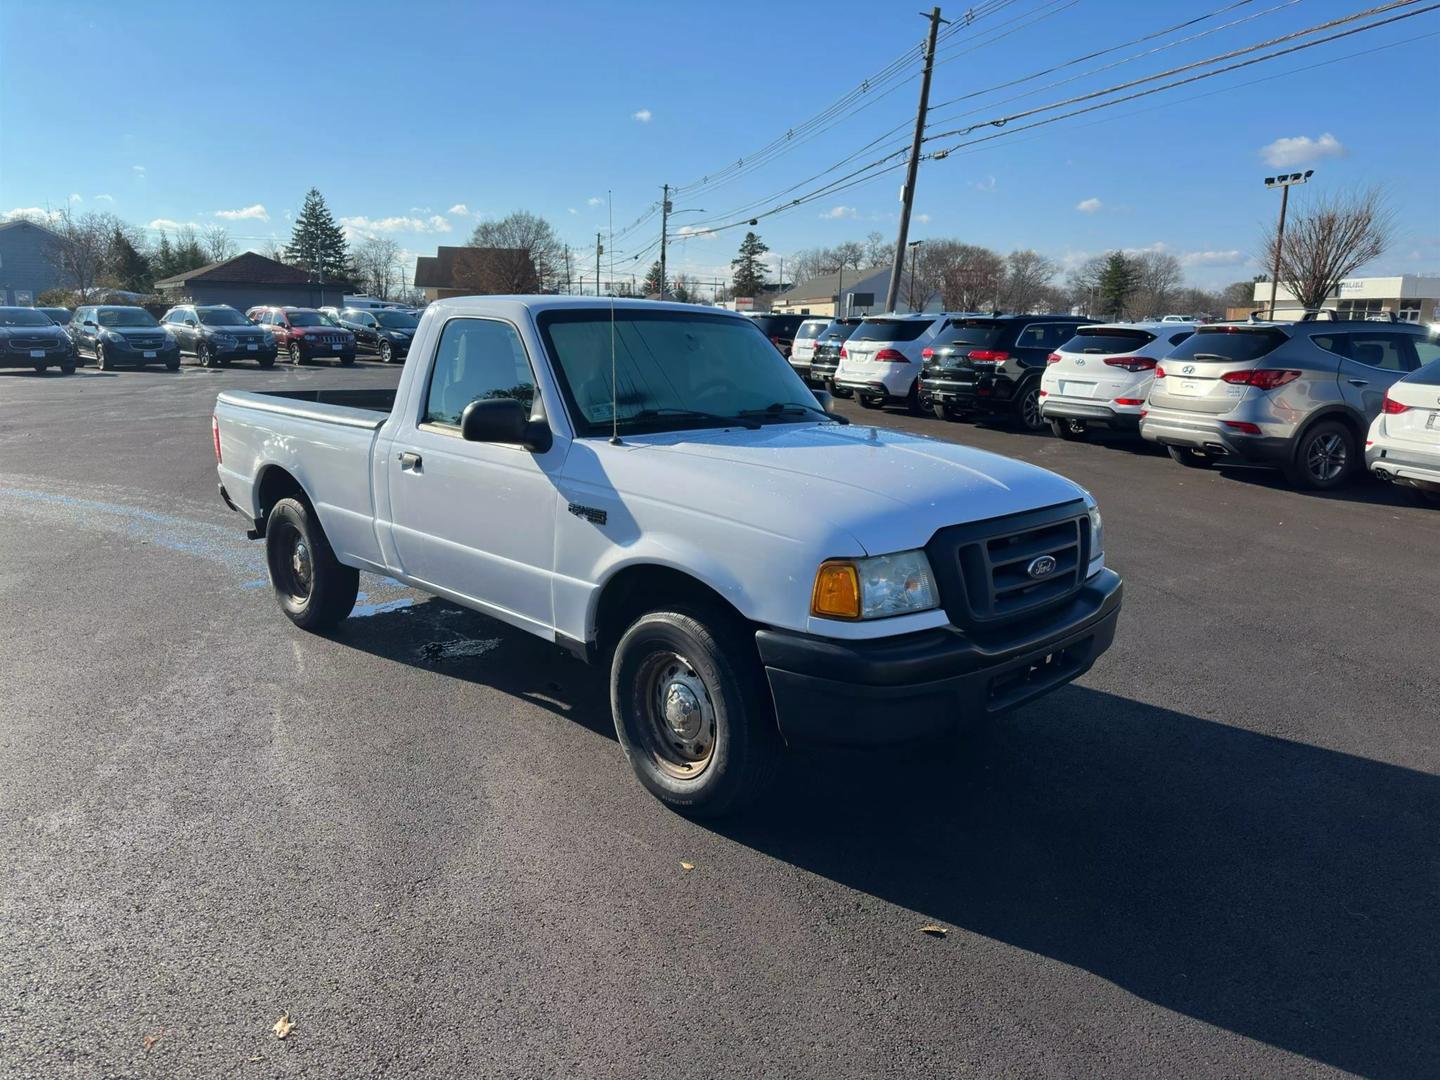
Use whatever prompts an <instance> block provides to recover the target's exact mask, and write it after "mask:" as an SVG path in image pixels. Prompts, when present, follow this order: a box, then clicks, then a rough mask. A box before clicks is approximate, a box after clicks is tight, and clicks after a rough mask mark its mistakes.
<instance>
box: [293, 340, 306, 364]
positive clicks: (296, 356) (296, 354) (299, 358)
mask: <svg viewBox="0 0 1440 1080" xmlns="http://www.w3.org/2000/svg"><path fill="white" fill-rule="evenodd" d="M290 363H292V364H294V365H295V366H296V367H299V366H300V365H301V364H303V363H305V354H304V353H302V352H301V351H300V346H299V345H297V344H295V342H293V341H292V342H291V343H290Z"/></svg>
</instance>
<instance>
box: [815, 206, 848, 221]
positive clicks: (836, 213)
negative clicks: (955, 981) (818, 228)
mask: <svg viewBox="0 0 1440 1080" xmlns="http://www.w3.org/2000/svg"><path fill="white" fill-rule="evenodd" d="M820 216H821V217H822V218H830V219H835V218H853V217H854V216H855V208H854V207H853V206H832V207H831V208H830V209H829V210H822V211H821V212H820Z"/></svg>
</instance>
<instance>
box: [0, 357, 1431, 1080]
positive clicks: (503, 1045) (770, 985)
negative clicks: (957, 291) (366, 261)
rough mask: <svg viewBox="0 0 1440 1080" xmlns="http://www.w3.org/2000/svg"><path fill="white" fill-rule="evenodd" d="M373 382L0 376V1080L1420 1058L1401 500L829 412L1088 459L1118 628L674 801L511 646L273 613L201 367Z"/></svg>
mask: <svg viewBox="0 0 1440 1080" xmlns="http://www.w3.org/2000/svg"><path fill="white" fill-rule="evenodd" d="M398 373H399V369H398V367H397V368H385V367H382V366H381V365H379V364H376V363H373V362H363V361H362V363H361V364H360V365H358V366H357V367H356V368H354V369H349V370H345V371H341V370H340V369H339V368H336V367H332V366H326V367H320V366H315V367H307V368H304V369H299V370H296V369H293V368H289V367H286V366H284V365H282V366H279V367H277V368H276V369H275V370H273V371H269V372H260V371H258V370H257V369H255V368H254V367H253V366H251V365H240V366H236V367H233V368H230V369H226V370H219V371H211V370H201V369H198V368H195V367H193V366H191V365H190V364H189V363H187V364H186V366H185V368H184V369H183V370H182V371H181V372H180V373H177V374H170V373H166V372H163V371H144V372H130V371H124V370H122V371H120V372H118V373H99V372H96V371H95V370H94V369H93V368H85V369H82V371H81V372H80V373H79V374H77V375H74V376H71V377H68V378H61V377H59V376H55V375H52V376H49V377H36V376H34V375H32V374H30V373H28V372H19V373H14V374H11V373H0V551H3V552H4V555H5V558H4V559H3V562H0V600H3V606H0V619H3V624H0V626H3V631H0V640H3V641H4V643H5V644H4V647H3V649H0V687H3V691H0V860H3V862H0V865H3V867H4V874H3V876H0V935H3V941H4V942H5V946H6V947H5V948H4V949H3V950H0V1075H3V1076H5V1077H12V1076H14V1077H30V1076H34V1077H46V1078H51V1077H94V1076H105V1077H132V1076H133V1077H141V1076H144V1077H156V1076H164V1077H211V1076H219V1075H224V1076H251V1075H253V1076H316V1077H337V1076H345V1077H361V1076H378V1075H399V1076H435V1077H452V1076H454V1077H460V1076H464V1077H471V1076H473V1077H481V1076H485V1077H488V1076H496V1077H500V1076H506V1077H510V1076H551V1075H566V1076H580V1077H591V1076H593V1077H634V1076H651V1075H657V1076H658V1075H663V1076H669V1077H680V1076H694V1077H713V1076H721V1075H724V1076H732V1075H752V1076H766V1077H769V1076H826V1077H836V1076H866V1077H869V1076H895V1077H921V1076H962V1075H985V1076H993V1075H1025V1076H1036V1075H1047V1076H1079V1075H1086V1076H1089V1075H1097V1074H1105V1075H1133V1076H1138V1075H1145V1076H1153V1075H1157V1074H1164V1075H1188V1076H1200V1075H1204V1076H1234V1075H1241V1074H1244V1075H1265V1076H1287V1075H1293V1076H1300V1075H1305V1076H1313V1075H1323V1074H1328V1073H1332V1072H1334V1073H1339V1072H1352V1073H1358V1074H1363V1075H1368V1076H1378V1077H1402V1076H1407V1077H1408V1076H1417V1075H1423V1074H1427V1073H1432V1072H1433V1070H1434V1068H1435V1062H1436V1061H1437V1060H1440V1026H1437V1025H1436V1023H1435V1013H1436V1005H1437V1002H1440V935H1437V933H1436V930H1435V928H1436V926H1437V925H1440V860H1437V856H1436V838H1437V837H1440V665H1437V664H1436V661H1435V642H1436V640H1437V628H1440V589H1437V587H1436V584H1437V577H1436V575H1437V565H1436V553H1437V552H1440V513H1436V512H1434V511H1427V510H1423V509H1420V508H1418V507H1415V506H1413V505H1412V504H1411V503H1410V502H1409V500H1408V499H1407V498H1406V497H1405V496H1404V494H1403V493H1401V492H1392V491H1390V490H1389V489H1387V488H1385V487H1382V486H1379V485H1371V484H1366V485H1362V486H1359V487H1357V488H1356V489H1354V490H1353V491H1350V492H1346V493H1344V494H1342V495H1336V496H1329V497H1322V496H1315V495H1305V494H1299V493H1296V492H1293V491H1290V490H1288V489H1287V488H1286V487H1285V486H1284V485H1283V483H1282V482H1281V481H1280V480H1279V478H1278V477H1275V476H1271V475H1269V474H1265V473H1260V472H1254V471H1245V470H1216V471H1212V472H1197V471H1194V470H1188V469H1183V468H1180V467H1179V466H1177V465H1175V464H1173V463H1172V462H1171V461H1170V460H1169V459H1168V458H1167V457H1165V456H1163V455H1158V454H1155V453H1153V452H1151V451H1150V449H1149V448H1147V447H1146V446H1145V445H1144V444H1140V443H1138V442H1131V441H1128V440H1125V439H1122V438H1119V437H1104V436H1102V437H1100V438H1099V439H1097V440H1096V441H1094V442H1092V443H1090V444H1085V445H1076V444H1070V443H1064V442H1061V441H1060V440H1057V439H1053V438H1050V437H1048V436H1045V437H1040V436H1028V435H1023V434H1020V433H1018V432H1017V431H1014V430H1010V429H1007V428H1004V427H987V426H976V425H970V424H958V425H957V424H947V423H944V422H942V421H939V420H933V419H928V420H927V419H917V418H911V417H906V416H904V415H902V414H900V413H899V412H895V411H891V412H886V413H884V414H883V415H882V414H875V413H869V412H862V410H860V409H858V408H856V407H855V406H853V405H850V404H845V403H842V405H841V409H842V411H844V412H846V413H847V414H848V415H850V416H852V417H853V418H855V419H857V420H859V421H862V422H872V421H878V422H881V423H885V424H888V425H893V426H897V427H902V428H906V429H912V430H922V431H924V432H925V433H928V434H932V435H934V436H936V437H940V438H950V439H957V440H959V441H962V442H967V443H973V444H975V445H978V446H982V447H984V448H987V449H991V450H997V451H999V452H1002V453H1006V454H1011V455H1015V456H1018V457H1022V458H1025V459H1027V460H1030V461H1033V462H1036V463H1038V464H1041V465H1044V466H1046V467H1048V468H1051V469H1054V470H1056V471H1058V472H1060V473H1063V474H1065V475H1067V476H1069V477H1071V478H1073V479H1075V480H1077V481H1079V482H1080V483H1082V484H1084V485H1085V486H1087V487H1088V488H1089V489H1090V490H1091V491H1092V492H1093V493H1094V494H1095V496H1096V497H1097V498H1098V500H1099V502H1100V505H1101V507H1102V509H1103V511H1104V514H1105V521H1106V532H1107V547H1108V549H1109V561H1110V563H1111V565H1113V566H1115V567H1117V568H1118V569H1119V570H1120V572H1121V573H1122V574H1124V575H1125V578H1126V607H1125V611H1124V614H1123V615H1122V619H1121V627H1120V632H1119V636H1118V637H1117V639H1116V643H1115V646H1114V648H1113V649H1112V650H1111V651H1110V652H1109V653H1107V654H1106V655H1105V656H1104V657H1102V659H1101V660H1100V662H1099V663H1098V664H1097V666H1096V667H1095V669H1094V670H1093V671H1091V672H1090V673H1089V674H1088V675H1087V676H1086V677H1084V678H1083V679H1081V680H1080V682H1079V683H1078V684H1077V685H1074V686H1072V687H1069V688H1067V689H1065V690H1064V691H1062V692H1060V693H1058V694H1055V695H1054V696H1052V697H1050V698H1047V699H1044V700H1042V701H1041V702H1038V703H1036V704H1033V705H1031V706H1028V707H1026V708H1024V709H1023V710H1021V711H1019V712H1017V713H1015V714H1013V715H1012V716H1010V717H1007V718H1005V719H1004V720H1003V721H1002V722H1000V723H997V724H995V725H993V726H992V727H990V728H988V729H986V730H983V731H980V732H977V733H975V735H974V736H973V737H970V738H967V739H966V740H965V741H963V742H959V743H955V744H947V745H945V746H941V747H925V748H915V749H909V750H905V751H897V752H885V753H879V754H843V753H835V754H827V755H807V756H805V757H803V758H798V757H797V758H793V759H791V760H790V761H789V762H788V764H787V771H786V773H785V775H784V779H783V784H782V788H781V790H780V791H779V792H778V793H777V794H776V795H775V797H774V798H773V799H772V800H771V801H770V802H769V803H768V804H767V805H766V806H765V807H764V808H763V809H762V810H761V811H760V812H759V813H756V814H754V815H752V816H750V817H747V818H745V819H742V820H737V821H733V822H727V823H723V824H720V825H701V824H695V823H691V822H689V821H686V820H685V819H683V818H680V817H677V816H675V815H674V814H671V813H669V812H668V811H666V810H665V809H663V808H662V807H661V806H660V804H659V803H657V802H655V801H654V800H653V799H651V798H650V797H649V796H648V795H646V794H645V792H644V791H643V790H642V789H641V787H640V786H639V785H638V784H637V783H636V782H635V781H634V780H633V778H632V776H631V774H630V771H629V768H628V766H627V765H626V764H625V762H624V760H623V757H622V755H621V753H620V751H619V748H618V746H617V745H616V743H615V740H614V734H613V730H612V729H611V726H610V720H609V708H608V701H607V698H606V691H605V682H604V677H603V675H602V674H599V673H596V672H593V671H590V670H589V669H586V668H585V667H583V666H582V665H581V664H579V663H578V662H577V661H575V660H573V659H570V658H568V657H565V656H564V655H562V654H561V653H560V652H559V650H557V649H556V648H555V647H553V646H547V645H545V644H544V643H542V642H539V641H537V640H534V639H532V638H529V637H528V636H525V635H523V634H521V633H519V632H517V631H512V630H509V629H507V628H505V627H502V626H501V625H499V624H497V623H494V622H492V621H490V620H488V619H486V618H484V617H482V616H480V615H477V614H473V613H470V612H466V611H463V610H460V609H457V608H454V607H452V606H450V605H448V604H444V603H442V602H439V601H435V600H429V599H426V598H425V597H423V596H422V595H420V594H417V593H414V592H412V591H410V590H408V589H406V588H404V587H401V586H399V585H398V584H396V583H394V582H388V581H384V580H381V579H378V578H374V577H368V576H366V577H362V584H361V589H362V591H363V593H364V595H363V597H362V599H361V602H360V604H359V606H358V607H357V609H356V612H355V614H354V615H353V616H352V618H351V619H350V620H348V621H347V623H346V624H345V626H344V627H343V629H342V630H341V631H340V632H338V633H336V634H335V635H333V636H332V637H328V638H324V637H316V636H311V635H306V634H304V633H302V632H300V631H298V630H296V629H294V628H293V627H291V626H290V624H289V623H288V622H286V621H285V620H284V619H283V618H282V617H281V615H280V613H279V611H278V610H276V607H275V604H274V601H273V599H272V598H271V596H270V593H269V590H268V586H267V585H266V582H265V580H264V578H265V571H264V562H263V553H262V549H261V547H260V545H258V544H253V543H250V542H247V541H246V540H245V539H244V536H243V532H242V530H241V525H240V521H239V519H238V518H237V517H236V516H235V515H233V514H231V513H229V512H228V511H226V510H225V508H224V507H223V506H222V505H221V504H220V502H219V500H218V498H217V496H216V493H215V482H214V470H213V465H214V459H213V455H212V452H211V448H210V430H209V422H210V412H211V406H212V404H213V401H214V395H215V394H216V393H217V392H218V391H219V390H221V389H225V388H235V387H240V388H266V387H272V388H279V387H297V386H301V385H304V386H316V387H318V386H339V385H347V386H378V385H390V384H392V383H393V382H394V381H395V380H396V379H397V378H398ZM682 861H683V862H684V863H688V864H691V865H693V869H691V870H688V871H687V870H685V869H683V868H682V865H681V864H682ZM926 924H937V925H939V926H941V927H944V928H947V929H948V931H949V933H948V934H947V935H945V936H943V937H933V936H929V935H927V934H924V933H921V932H920V928H921V927H922V926H925V925H926ZM281 1014H288V1015H289V1017H290V1019H291V1020H292V1021H293V1022H294V1024H295V1027H294V1030H293V1032H292V1033H291V1034H290V1036H289V1037H288V1038H286V1039H285V1040H283V1041H281V1040H279V1039H277V1038H276V1036H275V1034H274V1033H273V1031H272V1030H271V1026H272V1025H273V1024H274V1023H275V1022H276V1019H277V1018H278V1017H279V1016H280V1015H281Z"/></svg>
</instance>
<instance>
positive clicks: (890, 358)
mask: <svg viewBox="0 0 1440 1080" xmlns="http://www.w3.org/2000/svg"><path fill="white" fill-rule="evenodd" d="M875 359H876V360H884V361H886V362H887V363H891V364H907V363H909V360H907V359H906V357H905V354H904V353H902V352H901V351H900V350H899V349H881V350H880V351H879V352H877V353H876V354H875Z"/></svg>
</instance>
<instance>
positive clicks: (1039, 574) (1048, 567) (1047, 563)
mask: <svg viewBox="0 0 1440 1080" xmlns="http://www.w3.org/2000/svg"><path fill="white" fill-rule="evenodd" d="M1025 572H1026V573H1027V574H1029V575H1030V576H1031V577H1032V578H1036V579H1039V578H1043V577H1049V576H1050V575H1051V574H1053V573H1054V572H1055V556H1053V555H1041V556H1040V557H1039V558H1038V559H1035V560H1034V561H1032V562H1031V563H1030V565H1029V566H1027V567H1026V568H1025Z"/></svg>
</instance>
